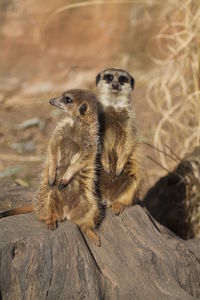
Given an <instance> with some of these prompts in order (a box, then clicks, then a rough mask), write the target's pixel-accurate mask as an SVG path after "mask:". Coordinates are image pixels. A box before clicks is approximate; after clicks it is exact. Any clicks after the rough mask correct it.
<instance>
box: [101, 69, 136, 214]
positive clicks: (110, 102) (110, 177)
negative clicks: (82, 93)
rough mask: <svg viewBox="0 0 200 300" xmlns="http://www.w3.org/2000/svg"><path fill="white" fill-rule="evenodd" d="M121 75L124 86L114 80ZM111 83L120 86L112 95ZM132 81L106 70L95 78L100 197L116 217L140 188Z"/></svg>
mask: <svg viewBox="0 0 200 300" xmlns="http://www.w3.org/2000/svg"><path fill="white" fill-rule="evenodd" d="M105 74H112V75H113V81H112V82H106V81H105V80H103V78H104V75H105ZM121 75H124V76H126V77H127V83H126V84H120V83H119V82H118V81H117V80H118V78H119V76H121ZM113 82H115V85H116V84H118V85H119V87H118V90H117V91H116V90H115V91H114V92H113V90H112V84H113ZM131 82H134V81H133V78H132V77H131V75H130V74H128V73H127V72H126V71H124V70H120V69H107V70H105V71H103V72H101V73H100V74H98V75H97V88H98V94H99V100H100V102H101V103H102V104H103V108H104V113H105V116H104V131H103V136H102V141H103V149H102V158H101V163H102V172H101V185H100V186H101V195H102V198H103V200H104V201H105V202H106V203H107V205H108V206H111V207H112V210H113V212H114V213H115V214H116V215H118V214H119V213H120V212H121V211H122V210H123V208H124V206H129V205H131V204H132V203H133V201H134V199H136V197H138V195H139V191H140V187H141V171H140V159H139V157H140V153H139V152H140V147H139V142H138V137H137V130H136V124H135V114H134V111H133V108H132V105H131V98H130V94H131V91H132V89H133V84H132V85H131Z"/></svg>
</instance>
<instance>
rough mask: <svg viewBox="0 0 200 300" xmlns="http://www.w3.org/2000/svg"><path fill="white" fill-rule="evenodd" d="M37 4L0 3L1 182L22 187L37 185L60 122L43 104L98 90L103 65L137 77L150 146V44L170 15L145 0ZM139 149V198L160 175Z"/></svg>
mask: <svg viewBox="0 0 200 300" xmlns="http://www.w3.org/2000/svg"><path fill="white" fill-rule="evenodd" d="M36 2H38V1H35V2H34V1H31V0H30V1H28V4H27V2H25V1H21V0H20V1H18V3H17V2H15V1H14V0H10V1H9V2H8V4H7V5H4V4H3V3H2V2H0V6H1V15H2V16H3V18H2V19H1V23H0V25H1V27H0V38H1V43H2V45H3V47H1V51H0V58H1V68H0V108H1V109H0V178H1V180H4V179H5V178H6V180H7V179H10V181H11V182H12V183H13V184H14V185H20V186H23V187H25V188H30V187H33V186H37V182H38V180H39V179H38V178H39V175H40V174H41V172H42V168H43V163H42V162H43V160H44V158H45V152H46V148H47V144H48V140H49V137H50V135H51V132H52V129H53V128H54V127H55V125H56V123H57V122H58V121H59V120H60V119H61V118H62V117H63V114H62V113H61V112H60V111H57V110H56V109H54V108H52V107H51V106H50V105H49V103H48V100H49V99H50V98H51V97H53V96H55V95H58V94H60V93H61V92H62V91H64V90H65V89H68V88H75V87H78V88H89V89H92V90H95V84H94V82H95V75H96V74H97V72H98V71H100V70H102V69H104V68H106V67H110V66H118V67H122V68H125V69H128V70H129V71H130V72H131V74H132V75H133V76H134V77H135V81H136V87H135V91H134V94H133V105H134V107H135V111H136V116H137V123H138V127H139V133H140V136H141V139H142V140H145V141H148V142H150V143H151V142H152V139H153V135H154V130H155V127H156V124H157V121H158V120H157V119H156V118H157V117H156V116H155V115H154V114H153V112H152V111H151V109H150V107H149V105H148V103H147V100H146V96H145V94H146V88H147V86H148V78H152V76H153V73H154V71H155V69H156V65H155V64H154V63H153V62H152V60H151V54H153V52H154V50H155V49H154V46H155V45H154V43H153V42H152V39H153V37H154V35H155V34H156V33H157V32H158V30H159V28H161V27H162V26H163V24H164V22H165V21H166V19H165V15H166V10H170V7H167V8H166V7H165V5H163V4H162V3H160V4H159V5H158V4H157V3H156V2H154V1H147V2H146V4H144V3H143V2H141V3H140V2H139V4H123V5H122V4H120V5H114V4H110V5H102V6H88V7H78V8H76V9H75V8H73V9H71V10H63V11H62V12H59V13H57V14H55V12H57V11H58V9H59V8H60V7H63V6H64V5H66V3H67V4H70V3H71V4H73V3H76V1H67V2H66V1H54V2H53V1H52V2H51V3H50V5H49V7H48V8H47V7H46V6H43V5H41V6H38V5H37V3H36ZM38 3H39V2H38ZM152 3H153V4H152ZM36 16H37V20H35V17H36ZM2 48H3V49H4V51H2ZM142 152H143V159H142V165H143V173H144V187H143V193H142V195H144V194H145V192H146V191H147V189H148V188H149V187H150V186H152V184H153V183H154V182H155V181H156V180H157V179H158V178H159V177H160V176H161V175H162V174H164V171H163V170H162V169H161V168H160V167H159V166H157V165H156V164H155V163H153V162H152V161H150V160H149V159H148V158H147V156H149V155H150V156H152V157H154V158H156V154H155V153H154V151H153V150H152V149H150V148H148V147H147V146H144V147H143V150H142ZM8 204H9V202H8Z"/></svg>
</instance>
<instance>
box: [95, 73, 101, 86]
mask: <svg viewBox="0 0 200 300" xmlns="http://www.w3.org/2000/svg"><path fill="white" fill-rule="evenodd" d="M100 79H101V75H100V74H97V77H96V86H97V85H98V83H99V81H100Z"/></svg>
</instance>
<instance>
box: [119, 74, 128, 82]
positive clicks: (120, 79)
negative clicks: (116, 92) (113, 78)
mask: <svg viewBox="0 0 200 300" xmlns="http://www.w3.org/2000/svg"><path fill="white" fill-rule="evenodd" d="M118 81H119V83H121V84H124V83H128V78H127V77H126V76H124V75H121V76H119V78H118Z"/></svg>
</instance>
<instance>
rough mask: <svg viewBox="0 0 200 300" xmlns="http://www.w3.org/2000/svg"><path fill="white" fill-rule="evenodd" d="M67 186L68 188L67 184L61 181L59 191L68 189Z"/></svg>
mask: <svg viewBox="0 0 200 300" xmlns="http://www.w3.org/2000/svg"><path fill="white" fill-rule="evenodd" d="M66 186H67V183H65V182H63V181H62V180H61V182H60V183H59V185H58V189H59V190H60V191H61V190H62V189H64V188H66Z"/></svg>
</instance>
